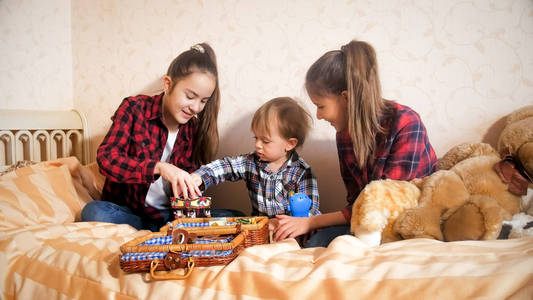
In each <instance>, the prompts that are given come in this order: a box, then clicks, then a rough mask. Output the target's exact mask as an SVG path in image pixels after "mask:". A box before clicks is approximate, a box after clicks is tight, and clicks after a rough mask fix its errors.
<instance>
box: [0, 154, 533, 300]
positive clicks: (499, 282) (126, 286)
mask: <svg viewBox="0 0 533 300" xmlns="http://www.w3.org/2000/svg"><path fill="white" fill-rule="evenodd" d="M91 174H92V173H91V172H88V170H87V168H85V167H82V166H80V165H79V164H78V163H77V162H76V161H72V160H70V161H56V162H53V163H43V164H39V165H35V166H32V167H28V168H24V169H20V170H18V171H17V172H16V173H11V174H8V176H2V177H0V263H1V265H2V268H1V269H0V287H1V292H2V297H1V298H4V299H15V298H16V299H54V298H61V299H63V298H68V299H70V298H72V299H226V298H240V299H243V298H244V299H254V298H258V299H259V298H260V299H265V298H270V299H326V298H331V299H370V298H371V299H472V298H476V297H477V298H487V299H504V298H515V299H532V296H533V238H522V239H514V240H499V241H466V242H454V243H443V242H438V241H434V240H426V239H413V240H406V241H400V242H394V243H388V244H384V245H382V246H380V247H377V248H369V247H368V246H366V245H365V244H363V243H362V242H360V241H359V240H358V239H357V238H355V237H352V236H342V237H339V238H337V239H335V240H334V241H333V243H332V244H331V245H330V247H328V248H313V249H300V247H299V246H298V244H297V243H296V242H295V241H294V240H293V239H288V240H285V241H283V242H280V243H275V244H269V245H262V246H255V247H251V248H248V249H246V250H245V251H243V252H242V253H241V254H240V255H239V257H237V258H236V259H235V260H234V261H233V262H231V263H230V264H229V265H227V266H214V267H200V268H196V269H194V270H193V273H192V275H191V276H190V277H189V278H188V279H186V280H183V281H159V282H154V281H150V280H149V278H148V276H147V275H146V274H139V273H136V274H128V273H124V272H123V271H122V270H121V269H120V267H119V264H118V258H119V254H120V250H119V247H120V245H121V244H123V243H125V242H127V241H129V240H131V239H133V238H135V237H137V236H139V235H143V234H146V233H147V231H136V230H135V229H133V228H132V227H130V226H127V225H113V224H105V223H83V222H75V221H76V220H78V218H79V212H80V211H81V208H82V207H83V205H85V203H87V201H91V200H92V198H93V197H96V196H97V194H95V191H96V193H97V189H98V187H99V183H98V182H96V181H95V177H94V176H92V175H91Z"/></svg>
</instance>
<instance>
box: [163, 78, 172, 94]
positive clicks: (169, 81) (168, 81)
mask: <svg viewBox="0 0 533 300" xmlns="http://www.w3.org/2000/svg"><path fill="white" fill-rule="evenodd" d="M171 86H172V78H170V76H168V75H165V76H164V77H163V91H164V92H165V94H166V93H168V91H169V90H170V87H171Z"/></svg>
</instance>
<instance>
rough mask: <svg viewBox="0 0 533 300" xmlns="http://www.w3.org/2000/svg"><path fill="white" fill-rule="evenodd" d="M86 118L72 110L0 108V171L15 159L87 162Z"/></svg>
mask: <svg viewBox="0 0 533 300" xmlns="http://www.w3.org/2000/svg"><path fill="white" fill-rule="evenodd" d="M88 136H89V134H88V129H87V119H86V118H85V116H84V115H83V114H81V113H80V112H78V111H76V110H68V111H40V110H0V171H2V170H4V169H6V168H8V167H9V166H11V165H13V164H15V163H16V162H18V161H23V160H30V161H34V162H40V161H47V160H53V159H57V158H60V157H68V156H76V157H77V158H78V159H79V160H80V161H81V162H82V164H87V163H88V162H89V138H88Z"/></svg>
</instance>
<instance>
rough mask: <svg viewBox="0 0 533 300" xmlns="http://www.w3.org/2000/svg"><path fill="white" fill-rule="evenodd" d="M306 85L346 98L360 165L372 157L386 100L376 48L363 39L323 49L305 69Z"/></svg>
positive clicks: (317, 92) (311, 89) (314, 91)
mask: <svg viewBox="0 0 533 300" xmlns="http://www.w3.org/2000/svg"><path fill="white" fill-rule="evenodd" d="M305 88H306V89H307V92H308V93H309V94H310V95H315V96H327V95H340V94H341V93H342V92H344V91H346V93H347V98H348V132H349V134H350V137H351V139H352V143H353V149H354V153H355V157H356V159H357V163H358V164H359V167H360V168H361V169H362V168H365V167H366V166H367V164H368V163H370V164H372V162H373V161H374V159H373V157H372V156H373V155H374V151H375V149H376V135H377V133H380V132H383V128H382V127H381V126H380V124H379V121H380V117H381V116H382V115H383V114H384V113H385V110H386V102H385V101H383V99H382V98H381V84H380V82H379V76H378V66H377V60H376V52H375V51H374V48H372V46H371V45H370V44H368V43H366V42H362V41H355V40H354V41H351V42H349V43H348V44H346V45H344V46H342V47H341V50H340V51H339V50H334V51H329V52H326V53H325V54H324V55H322V57H320V58H319V59H318V60H317V61H316V62H315V63H314V64H313V65H312V66H311V67H310V68H309V70H308V71H307V74H306V77H305Z"/></svg>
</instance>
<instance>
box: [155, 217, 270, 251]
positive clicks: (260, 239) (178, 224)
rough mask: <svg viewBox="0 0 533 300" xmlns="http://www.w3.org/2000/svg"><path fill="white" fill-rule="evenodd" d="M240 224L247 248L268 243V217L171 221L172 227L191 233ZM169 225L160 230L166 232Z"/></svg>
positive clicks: (180, 219)
mask: <svg viewBox="0 0 533 300" xmlns="http://www.w3.org/2000/svg"><path fill="white" fill-rule="evenodd" d="M220 219H223V220H225V224H223V225H214V224H213V223H215V222H216V221H217V220H220ZM246 220H248V221H251V222H250V223H253V224H246V223H240V222H239V221H246ZM239 224H240V225H241V226H242V227H241V228H242V230H243V231H247V232H248V234H247V235H246V238H245V239H244V247H245V248H248V247H251V246H255V245H262V244H268V243H269V231H268V217H228V218H179V219H176V220H174V221H172V223H171V225H172V227H173V228H182V229H185V230H187V231H188V232H191V233H196V232H202V231H204V230H206V229H208V228H211V229H215V228H219V229H224V228H227V229H228V230H229V229H232V228H233V230H235V228H236V227H237V226H238V225H239ZM169 229H170V225H168V224H167V225H165V226H163V227H161V229H160V232H163V233H165V232H167V231H168V230H169Z"/></svg>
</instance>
